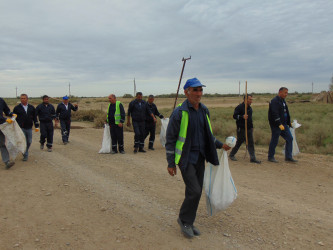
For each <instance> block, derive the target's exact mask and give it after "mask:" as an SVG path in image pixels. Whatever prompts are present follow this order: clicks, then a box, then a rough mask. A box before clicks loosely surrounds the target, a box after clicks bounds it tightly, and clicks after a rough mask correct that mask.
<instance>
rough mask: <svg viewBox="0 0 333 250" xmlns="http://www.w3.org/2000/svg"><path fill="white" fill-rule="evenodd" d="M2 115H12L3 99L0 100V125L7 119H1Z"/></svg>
mask: <svg viewBox="0 0 333 250" xmlns="http://www.w3.org/2000/svg"><path fill="white" fill-rule="evenodd" d="M3 113H5V115H6V116H11V115H12V114H13V113H12V112H10V109H9V108H8V105H7V103H6V102H5V101H4V99H2V98H0V124H2V123H4V122H6V120H7V118H5V117H3Z"/></svg>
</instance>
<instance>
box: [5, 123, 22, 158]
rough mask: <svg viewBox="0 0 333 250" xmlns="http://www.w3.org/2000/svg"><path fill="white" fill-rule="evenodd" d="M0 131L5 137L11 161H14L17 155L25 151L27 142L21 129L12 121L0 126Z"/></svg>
mask: <svg viewBox="0 0 333 250" xmlns="http://www.w3.org/2000/svg"><path fill="white" fill-rule="evenodd" d="M0 130H1V132H2V133H3V134H4V135H5V137H6V142H5V143H6V148H7V150H8V153H9V157H10V160H11V161H14V160H15V158H16V156H17V155H18V153H20V152H21V153H22V154H24V152H25V151H26V149H27V141H26V139H25V135H24V134H23V132H22V129H21V128H20V126H19V125H18V124H17V122H16V121H15V120H14V121H13V122H12V123H11V124H9V123H7V122H5V123H3V124H0Z"/></svg>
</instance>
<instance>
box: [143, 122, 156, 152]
mask: <svg viewBox="0 0 333 250" xmlns="http://www.w3.org/2000/svg"><path fill="white" fill-rule="evenodd" d="M155 131H156V123H155V122H146V124H145V139H146V138H147V137H148V135H149V134H150V136H149V148H152V147H153V146H154V141H155Z"/></svg>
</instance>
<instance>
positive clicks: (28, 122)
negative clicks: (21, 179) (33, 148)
mask: <svg viewBox="0 0 333 250" xmlns="http://www.w3.org/2000/svg"><path fill="white" fill-rule="evenodd" d="M20 100H21V103H20V104H19V105H17V106H16V107H15V108H14V110H13V112H14V113H15V114H17V118H16V121H17V123H18V125H19V126H20V127H21V129H22V132H23V134H24V135H25V139H26V141H27V149H26V151H25V153H24V154H23V161H27V160H28V156H29V147H30V145H31V142H32V125H35V131H36V132H38V131H39V123H38V121H37V116H36V109H35V107H34V106H32V105H31V104H29V103H28V95H27V94H21V96H20Z"/></svg>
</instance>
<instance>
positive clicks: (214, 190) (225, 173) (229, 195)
mask: <svg viewBox="0 0 333 250" xmlns="http://www.w3.org/2000/svg"><path fill="white" fill-rule="evenodd" d="M220 154H221V153H220ZM204 188H205V194H206V205H207V213H208V215H210V216H212V215H215V214H216V213H217V212H219V211H222V210H226V209H227V207H228V206H229V205H230V204H231V203H232V202H233V201H234V200H235V199H236V198H237V189H236V186H235V183H234V180H233V179H232V176H231V173H230V169H229V163H228V154H227V152H226V151H225V150H223V149H222V156H221V158H220V165H219V166H214V165H212V164H209V165H208V167H206V169H205V176H204Z"/></svg>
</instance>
